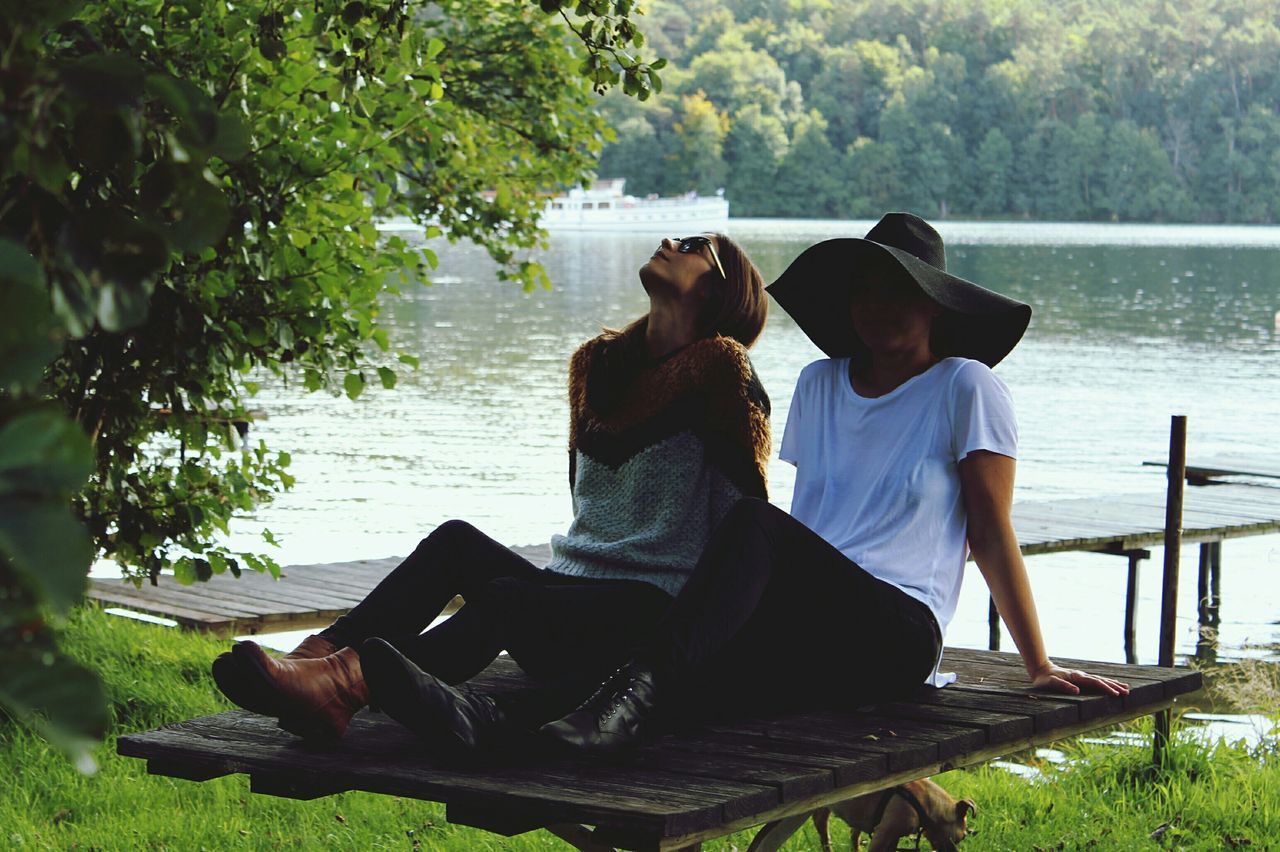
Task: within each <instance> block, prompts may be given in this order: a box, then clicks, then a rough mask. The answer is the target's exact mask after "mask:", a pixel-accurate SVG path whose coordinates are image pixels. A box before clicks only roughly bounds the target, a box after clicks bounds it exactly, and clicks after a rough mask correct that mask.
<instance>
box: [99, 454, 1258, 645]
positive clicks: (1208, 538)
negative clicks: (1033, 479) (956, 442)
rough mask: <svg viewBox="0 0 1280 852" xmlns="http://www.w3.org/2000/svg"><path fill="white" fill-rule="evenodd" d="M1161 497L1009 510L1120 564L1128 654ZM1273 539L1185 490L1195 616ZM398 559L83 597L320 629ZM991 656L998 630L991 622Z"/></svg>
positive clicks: (231, 628)
mask: <svg viewBox="0 0 1280 852" xmlns="http://www.w3.org/2000/svg"><path fill="white" fill-rule="evenodd" d="M1189 470H1190V468H1189ZM1164 503H1165V496H1164V495H1163V494H1161V493H1157V492H1152V493H1144V494H1121V495H1110V496H1105V497H1082V498H1073V499H1066V500H1038V501H1023V502H1020V503H1017V504H1015V505H1014V507H1013V522H1014V529H1015V530H1016V531H1017V533H1018V543H1019V545H1020V546H1021V548H1022V552H1023V554H1025V555H1027V556H1034V555H1037V554H1044V553H1063V552H1069V551H1088V552H1096V553H1104V554H1111V555H1114V556H1121V557H1124V558H1126V559H1127V560H1128V567H1129V570H1128V576H1127V583H1126V607H1125V648H1126V653H1127V656H1128V659H1129V660H1130V661H1132V660H1133V659H1134V657H1135V654H1134V652H1133V648H1134V621H1135V618H1136V615H1135V610H1136V597H1137V586H1138V570H1139V564H1140V563H1141V561H1142V560H1143V559H1147V558H1149V557H1150V556H1151V553H1150V551H1149V550H1148V549H1147V548H1150V547H1151V546H1153V545H1160V544H1161V543H1162V542H1163V540H1164ZM1276 532H1280V488H1269V487H1262V486H1256V485H1211V486H1205V487H1203V488H1192V489H1189V490H1188V491H1187V494H1186V500H1185V505H1184V509H1183V531H1182V540H1183V541H1184V542H1186V543H1198V544H1200V587H1201V588H1200V614H1201V619H1202V621H1205V622H1206V623H1210V624H1212V623H1214V621H1215V620H1216V619H1217V596H1218V592H1217V577H1218V576H1219V573H1220V569H1221V563H1222V542H1223V541H1225V540H1226V539H1229V538H1240V537H1244V536H1256V535H1267V534H1270V533H1276ZM516 550H517V551H518V552H520V553H521V554H522V555H524V556H525V557H526V558H527V559H529V560H530V561H531V562H534V563H535V564H538V565H545V564H546V563H547V561H548V560H549V559H550V556H551V552H550V548H549V546H547V545H536V546H531V547H519V548H516ZM399 562H400V560H399V559H398V558H394V557H393V558H387V559H369V560H361V561H358V562H341V563H334V564H325V565H291V566H288V567H286V568H285V569H283V572H282V575H281V578H280V580H279V581H278V582H277V581H275V580H273V579H272V578H271V577H270V576H268V575H265V574H255V573H251V572H246V573H245V574H244V575H243V576H241V577H240V578H239V579H235V578H233V577H230V576H228V575H219V576H217V577H214V578H213V579H212V580H210V581H209V582H207V583H197V584H195V585H191V586H183V585H180V584H178V583H177V582H175V581H174V580H173V578H172V577H161V578H160V579H159V585H157V586H149V585H144V586H142V587H141V588H135V587H134V586H133V585H132V584H131V583H125V582H122V581H119V580H103V579H94V580H92V581H91V583H90V590H89V597H90V599H92V600H94V601H96V602H98V603H100V604H102V605H104V606H114V607H123V608H127V609H131V610H137V611H140V612H144V613H148V614H150V615H155V616H160V617H164V618H169V619H172V620H174V621H176V622H177V623H178V624H179V625H181V626H183V627H189V628H194V629H199V630H207V631H213V632H216V633H219V634H222V635H230V634H241V635H242V634H250V633H262V632H267V631H280V630H302V629H307V628H312V627H322V626H325V625H327V624H329V623H330V622H332V621H333V619H335V618H337V617H338V616H339V615H341V614H343V613H344V612H346V611H347V610H349V609H351V607H353V606H355V604H356V603H358V602H359V601H360V600H361V599H362V598H363V597H364V596H365V595H366V594H368V593H369V591H370V590H371V589H372V588H373V587H374V586H376V585H377V584H378V582H379V581H380V580H381V579H382V578H383V577H385V576H386V575H387V574H388V573H389V572H390V571H391V569H392V568H394V567H395V566H396V565H397V564H399ZM991 619H992V620H991V642H990V645H991V647H992V649H993V650H995V649H997V648H998V647H999V628H998V622H997V621H996V617H995V615H994V610H993V612H992V615H991Z"/></svg>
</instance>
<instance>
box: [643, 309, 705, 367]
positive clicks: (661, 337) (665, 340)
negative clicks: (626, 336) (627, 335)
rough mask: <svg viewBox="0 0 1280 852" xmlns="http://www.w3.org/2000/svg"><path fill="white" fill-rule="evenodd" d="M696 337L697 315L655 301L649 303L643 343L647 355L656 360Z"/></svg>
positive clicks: (687, 343) (686, 344)
mask: <svg viewBox="0 0 1280 852" xmlns="http://www.w3.org/2000/svg"><path fill="white" fill-rule="evenodd" d="M697 339H698V328H697V317H695V316H693V315H692V314H690V312H689V311H687V310H679V309H677V308H672V307H669V306H666V305H663V304H659V303H656V302H651V303H650V309H649V322H648V323H647V324H646V326H645V330H644V343H645V348H646V350H647V351H648V354H649V357H650V358H652V359H654V360H657V359H658V358H661V357H663V356H664V355H669V354H671V353H672V352H675V351H676V350H677V349H680V348H683V347H685V346H688V345H689V344H690V343H693V342H694V341H695V340H697Z"/></svg>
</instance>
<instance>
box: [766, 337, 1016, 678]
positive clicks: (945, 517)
mask: <svg viewBox="0 0 1280 852" xmlns="http://www.w3.org/2000/svg"><path fill="white" fill-rule="evenodd" d="M1017 449H1018V426H1017V422H1016V420H1015V418H1014V413H1013V400H1012V398H1011V397H1010V395H1009V389H1008V388H1007V387H1005V384H1004V382H1002V381H1000V379H999V378H998V377H997V376H996V375H995V373H993V372H991V368H989V367H988V366H987V365H986V364H983V363H982V362H980V361H971V360H969V359H967V358H944V359H943V360H942V361H939V362H938V363H937V364H934V365H933V366H932V367H930V368H929V369H928V370H926V371H925V372H923V373H921V374H920V375H918V376H914V377H913V378H911V379H908V380H907V381H906V382H904V383H903V384H901V385H899V386H898V387H896V388H894V389H893V390H892V391H890V392H889V393H887V394H885V395H884V396H881V397H875V398H867V397H862V396H859V395H858V394H857V393H855V392H854V390H853V386H852V385H851V384H850V383H849V359H848V358H835V359H827V360H823V361H815V362H814V363H812V364H810V365H809V366H807V367H805V368H804V370H802V371H801V373H800V378H799V380H798V381H797V382H796V390H795V395H794V396H793V397H792V399H791V413H790V414H788V415H787V426H786V430H785V432H784V433H783V436H782V448H781V450H780V452H779V456H780V457H781V458H782V460H783V461H787V462H790V463H792V464H794V465H795V466H796V485H795V493H794V495H793V497H792V498H791V514H792V516H793V517H795V518H796V519H797V520H799V521H800V522H801V523H803V524H804V525H805V526H807V527H809V529H811V530H813V531H814V532H816V533H817V534H818V535H820V536H822V537H823V538H824V539H826V540H827V541H828V542H830V543H831V544H832V545H834V546H835V547H836V548H837V549H839V550H840V552H842V553H843V554H844V555H846V556H848V557H849V558H850V559H851V560H853V561H854V562H856V563H857V564H858V565H860V566H862V567H863V568H864V569H866V571H867V572H868V573H870V574H872V575H873V576H875V577H878V578H879V579H881V580H884V581H885V582H887V583H891V584H892V585H894V586H897V587H898V588H899V589H901V590H902V591H904V592H906V593H907V594H908V595H911V597H913V598H915V599H916V600H918V601H921V602H922V603H924V604H925V605H926V606H928V607H929V609H930V610H931V611H932V612H933V615H934V618H936V619H937V621H938V626H939V628H941V629H942V631H943V632H944V634H945V631H946V629H947V624H948V623H949V622H950V621H951V617H952V616H953V615H954V614H955V610H956V602H957V599H958V598H959V595H960V582H961V580H962V579H963V577H964V564H965V560H966V559H967V558H968V552H969V551H968V542H967V540H966V532H967V517H966V514H965V508H964V500H963V497H962V495H961V493H960V473H959V469H958V467H957V464H958V463H959V461H960V460H961V459H963V458H964V457H965V456H967V455H968V454H969V453H971V452H973V451H975V450H990V451H991V452H995V453H999V454H1001V455H1005V456H1009V457H1011V458H1016V457H1017ZM931 680H933V681H934V682H935V683H937V685H941V683H938V677H937V672H936V669H935V675H934V677H933V678H931ZM944 680H945V679H944Z"/></svg>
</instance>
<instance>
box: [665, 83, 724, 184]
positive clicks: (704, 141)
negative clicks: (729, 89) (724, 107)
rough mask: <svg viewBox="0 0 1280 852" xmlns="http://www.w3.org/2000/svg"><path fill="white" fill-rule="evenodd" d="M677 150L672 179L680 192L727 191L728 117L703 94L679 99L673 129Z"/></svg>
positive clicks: (696, 93)
mask: <svg viewBox="0 0 1280 852" xmlns="http://www.w3.org/2000/svg"><path fill="white" fill-rule="evenodd" d="M674 130H675V135H676V139H677V141H678V147H677V148H676V149H675V151H674V152H673V156H672V159H671V160H670V163H669V167H670V172H669V173H670V175H671V176H672V177H671V179H672V181H674V182H675V185H676V187H677V191H678V192H689V191H694V192H699V193H702V194H704V195H707V194H711V193H713V192H715V191H716V190H717V189H722V188H724V180H725V165H724V159H723V154H724V139H725V135H726V134H727V133H728V132H729V119H728V117H727V116H726V115H725V114H724V113H722V112H719V111H717V110H716V107H715V104H713V103H711V101H709V100H707V99H706V97H704V96H703V94H702V93H701V92H695V93H694V94H692V95H685V96H684V97H682V98H681V99H680V115H679V120H678V121H676V123H675V125H674Z"/></svg>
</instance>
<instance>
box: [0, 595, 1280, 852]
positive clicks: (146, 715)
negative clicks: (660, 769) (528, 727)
mask: <svg viewBox="0 0 1280 852" xmlns="http://www.w3.org/2000/svg"><path fill="white" fill-rule="evenodd" d="M64 636H65V638H64V643H65V645H66V647H67V648H68V649H69V650H70V651H71V653H73V654H74V655H75V656H76V657H78V658H79V659H80V660H82V661H83V662H85V663H87V664H88V665H90V666H92V667H93V668H95V669H96V670H97V671H99V672H100V673H101V674H102V677H103V679H104V681H105V682H106V685H107V690H108V695H109V697H110V700H111V703H112V710H113V719H114V722H113V727H112V734H111V736H110V737H109V738H108V741H107V742H105V743H104V744H103V745H102V746H101V748H100V749H99V750H98V752H97V755H96V756H97V759H98V762H99V764H100V768H99V771H98V772H97V774H95V775H92V776H84V775H80V774H79V773H77V772H76V771H75V769H74V768H73V767H72V766H71V765H70V764H68V763H67V762H66V761H65V760H64V759H63V758H62V757H61V756H60V755H59V754H58V753H57V752H55V751H53V750H52V749H50V748H49V747H48V746H47V745H45V744H44V743H43V742H42V741H40V740H38V739H36V738H35V737H33V736H31V735H30V734H29V733H27V732H26V731H24V730H21V729H19V728H17V727H15V726H14V725H12V724H8V723H4V722H0V777H4V778H6V779H8V783H4V784H0V848H2V849H10V848H12V849H102V850H108V849H110V850H115V849H173V850H194V849H361V850H363V849H398V850H417V849H423V850H433V849H448V850H460V849H466V850H485V849H493V850H498V849H511V850H537V849H565V848H567V847H566V846H565V845H564V844H563V843H561V842H560V841H558V840H556V839H555V838H553V837H551V836H550V835H548V834H546V833H544V832H535V833H532V834H527V835H522V836H519V837H515V838H502V837H499V836H497V835H492V834H487V833H485V832H481V831H476V830H473V829H467V828H455V827H453V826H450V825H448V824H447V823H446V822H445V821H444V809H443V807H441V806H438V805H433V804H429V803H423V802H417V801H413V800H407V799H399V798H395V797H392V796H377V795H372V794H367V793H344V794H340V795H336V796H331V797H328V798H324V799H318V800H315V801H311V802H297V801H292V800H286V799H276V798H272V797H269V796H259V795H251V794H250V793H249V790H248V782H247V779H246V778H245V777H244V776H232V777H229V778H222V779H217V780H214V781H206V782H204V783H193V782H188V781H180V780H177V779H170V778H162V777H152V776H148V775H147V774H146V769H145V766H144V764H143V763H142V761H138V760H132V759H127V758H121V757H117V756H116V755H115V745H114V737H115V734H116V733H123V732H130V731H138V730H143V729H146V728H151V727H155V726H158V725H161V724H165V723H168V722H173V721H178V720H181V719H186V718H190V717H192V716H197V715H202V714H206V713H212V712H218V711H220V710H223V709H226V708H228V707H229V705H228V704H227V703H226V702H225V701H224V700H223V699H222V698H221V696H219V695H218V694H217V692H216V690H214V688H213V685H212V682H211V680H210V679H209V676H208V665H209V661H210V660H211V659H212V658H213V656H214V655H215V654H216V653H218V652H219V651H221V650H223V649H224V648H225V645H226V643H225V641H220V640H213V639H208V638H205V637H202V636H199V635H193V634H190V633H180V632H178V631H176V630H173V629H169V628H162V627H156V626H152V625H148V624H142V623H138V622H131V621H128V620H126V619H121V618H116V617H113V616H108V615H105V614H103V613H100V612H98V611H97V610H94V609H84V610H81V611H78V612H77V613H76V614H75V615H74V616H73V618H72V619H71V621H70V623H69V624H68V626H67V629H66V631H65V634H64ZM1255 679H1256V678H1255ZM1274 707H1275V704H1274V703H1273V704H1270V705H1268V706H1267V707H1266V708H1265V711H1266V712H1274ZM1243 709H1255V710H1256V709H1258V708H1243ZM1059 748H1060V749H1061V750H1063V751H1064V752H1065V753H1066V754H1067V755H1068V757H1069V761H1068V763H1067V764H1065V768H1064V767H1062V766H1055V765H1051V764H1047V763H1045V764H1043V765H1041V766H1040V768H1041V770H1042V771H1043V772H1044V773H1045V780H1046V781H1047V782H1048V783H1043V782H1028V781H1026V780H1024V779H1021V778H1019V777H1017V776H1015V775H1013V774H1011V773H1009V772H1006V771H1004V770H1000V769H997V768H992V767H979V768H977V769H973V770H962V771H955V772H949V773H946V774H945V775H942V776H939V777H938V778H937V779H936V780H938V781H939V783H941V784H942V785H943V786H944V787H946V788H947V789H948V790H949V791H950V792H951V793H952V794H953V795H954V796H956V797H957V798H961V797H968V798H971V799H973V800H975V801H976V802H977V803H978V814H977V816H976V818H975V819H974V820H972V821H971V826H973V827H974V828H975V829H976V831H975V832H974V833H973V834H972V835H971V836H970V838H969V839H968V840H966V841H965V843H964V846H963V848H964V849H966V850H969V852H977V851H978V850H987V849H990V850H996V849H999V850H1006V849H1008V850H1037V849H1038V850H1044V852H1048V850H1074V849H1102V850H1106V849H1124V850H1128V849H1162V848H1163V849H1188V850H1200V849H1204V850H1208V849H1214V850H1218V849H1231V848H1248V849H1250V850H1259V849H1280V746H1278V745H1277V743H1276V742H1275V741H1270V742H1265V743H1264V744H1263V745H1261V746H1257V747H1254V748H1252V749H1250V748H1247V747H1244V746H1242V745H1217V746H1212V747H1211V746H1205V745H1199V744H1196V743H1194V742H1190V741H1181V740H1180V741H1178V742H1176V743H1175V747H1174V749H1173V755H1174V757H1175V760H1176V767H1175V768H1174V769H1173V770H1172V771H1155V770H1153V769H1152V767H1151V766H1150V756H1149V749H1147V748H1141V749H1139V748H1117V747H1114V746H1102V745H1096V744H1089V743H1083V742H1074V743H1068V744H1066V745H1063V746H1059ZM1023 759H1024V762H1025V761H1026V760H1034V756H1023ZM835 826H836V824H835V823H833V832H832V833H833V840H834V841H835V843H836V848H837V849H841V848H847V842H848V841H847V835H844V833H843V831H842V830H836V828H835ZM1153 838H1154V839H1153ZM904 842H905V841H904ZM749 844H750V836H749V835H746V834H740V835H734V836H732V837H729V838H726V839H724V840H721V841H717V842H715V843H711V844H707V847H706V848H708V849H718V850H729V849H746V847H747V846H748V845H749ZM785 848H786V849H789V850H810V849H817V848H818V842H817V836H816V834H815V833H814V831H813V829H812V826H811V825H810V826H808V827H806V828H805V830H804V831H803V832H802V833H800V834H798V835H797V836H796V837H794V838H793V839H792V840H791V841H790V842H789V843H788V844H787V846H786V847H785Z"/></svg>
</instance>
